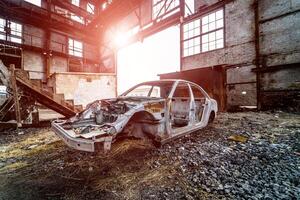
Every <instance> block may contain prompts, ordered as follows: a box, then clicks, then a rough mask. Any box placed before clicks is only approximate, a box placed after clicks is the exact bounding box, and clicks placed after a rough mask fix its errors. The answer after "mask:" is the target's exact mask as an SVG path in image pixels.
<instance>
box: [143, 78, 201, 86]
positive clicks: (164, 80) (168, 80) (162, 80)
mask: <svg viewBox="0 0 300 200" xmlns="http://www.w3.org/2000/svg"><path fill="white" fill-rule="evenodd" d="M176 81H182V82H186V83H192V84H196V83H193V82H191V81H187V80H183V79H160V80H155V81H146V82H142V83H140V84H139V85H141V84H151V83H159V82H176ZM196 85H197V84H196Z"/></svg>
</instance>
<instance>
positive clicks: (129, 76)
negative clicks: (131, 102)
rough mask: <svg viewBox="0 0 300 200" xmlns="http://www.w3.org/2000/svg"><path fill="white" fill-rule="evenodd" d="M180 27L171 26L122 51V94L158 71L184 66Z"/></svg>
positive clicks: (119, 66)
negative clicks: (181, 59)
mask: <svg viewBox="0 0 300 200" xmlns="http://www.w3.org/2000/svg"><path fill="white" fill-rule="evenodd" d="M179 32H180V30H179V27H178V26H173V27H170V28H168V29H166V30H164V31H161V32H159V33H157V34H155V35H153V36H150V37H148V38H145V40H144V41H143V43H140V42H139V43H135V44H132V45H130V46H128V47H125V48H122V49H121V50H119V51H118V60H117V63H118V64H117V65H118V70H117V72H118V74H117V77H118V94H121V93H123V92H125V91H126V90H127V89H129V88H130V87H132V86H134V85H136V84H138V83H141V82H144V81H151V80H158V79H159V76H157V75H158V74H163V73H169V72H175V71H179V70H180V45H179V44H180V34H179Z"/></svg>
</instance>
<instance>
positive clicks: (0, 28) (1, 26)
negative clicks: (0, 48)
mask: <svg viewBox="0 0 300 200" xmlns="http://www.w3.org/2000/svg"><path fill="white" fill-rule="evenodd" d="M5 25H6V20H5V19H1V18H0V40H6V33H5Z"/></svg>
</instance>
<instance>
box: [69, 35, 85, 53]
mask: <svg viewBox="0 0 300 200" xmlns="http://www.w3.org/2000/svg"><path fill="white" fill-rule="evenodd" d="M69 54H70V55H72V56H77V57H82V42H79V41H77V40H73V39H71V38H69Z"/></svg>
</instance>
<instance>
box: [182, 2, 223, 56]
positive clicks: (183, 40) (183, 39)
mask: <svg viewBox="0 0 300 200" xmlns="http://www.w3.org/2000/svg"><path fill="white" fill-rule="evenodd" d="M220 10H222V11H223V19H222V21H223V26H222V27H220V28H215V29H213V30H211V31H207V32H205V33H203V24H202V20H203V18H204V17H208V16H209V15H210V14H212V13H217V12H218V11H220ZM225 19H226V15H225V6H221V7H218V8H216V9H214V10H212V11H210V12H207V13H204V14H201V15H200V16H197V17H194V18H192V19H190V20H188V21H186V22H184V23H183V24H182V26H181V35H182V36H181V58H187V57H190V56H195V55H198V54H204V53H208V52H213V51H218V50H220V49H224V48H226V23H225ZM196 20H200V27H198V28H199V30H200V34H198V35H194V36H193V37H190V38H189V37H188V38H186V39H185V37H184V34H185V31H184V25H187V24H189V23H193V22H195V21H196ZM216 21H218V20H215V21H214V22H215V23H216ZM208 24H209V23H208ZM220 30H223V47H220V48H214V49H212V50H209V46H208V50H207V51H203V41H202V37H203V36H204V35H209V34H210V33H216V32H217V31H220ZM189 31H190V30H187V31H186V32H189ZM193 31H194V29H193ZM198 37H199V38H200V44H199V47H200V52H199V53H194V52H193V53H192V54H189V53H188V54H187V55H185V50H186V49H187V50H188V49H189V48H195V45H194V46H188V47H187V48H185V45H184V43H185V42H188V41H190V40H194V39H196V38H198ZM208 37H209V36H208ZM215 37H216V36H215ZM214 41H215V45H217V44H216V42H217V39H215V40H214ZM207 44H208V45H209V39H208V42H207ZM193 51H194V49H193Z"/></svg>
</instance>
